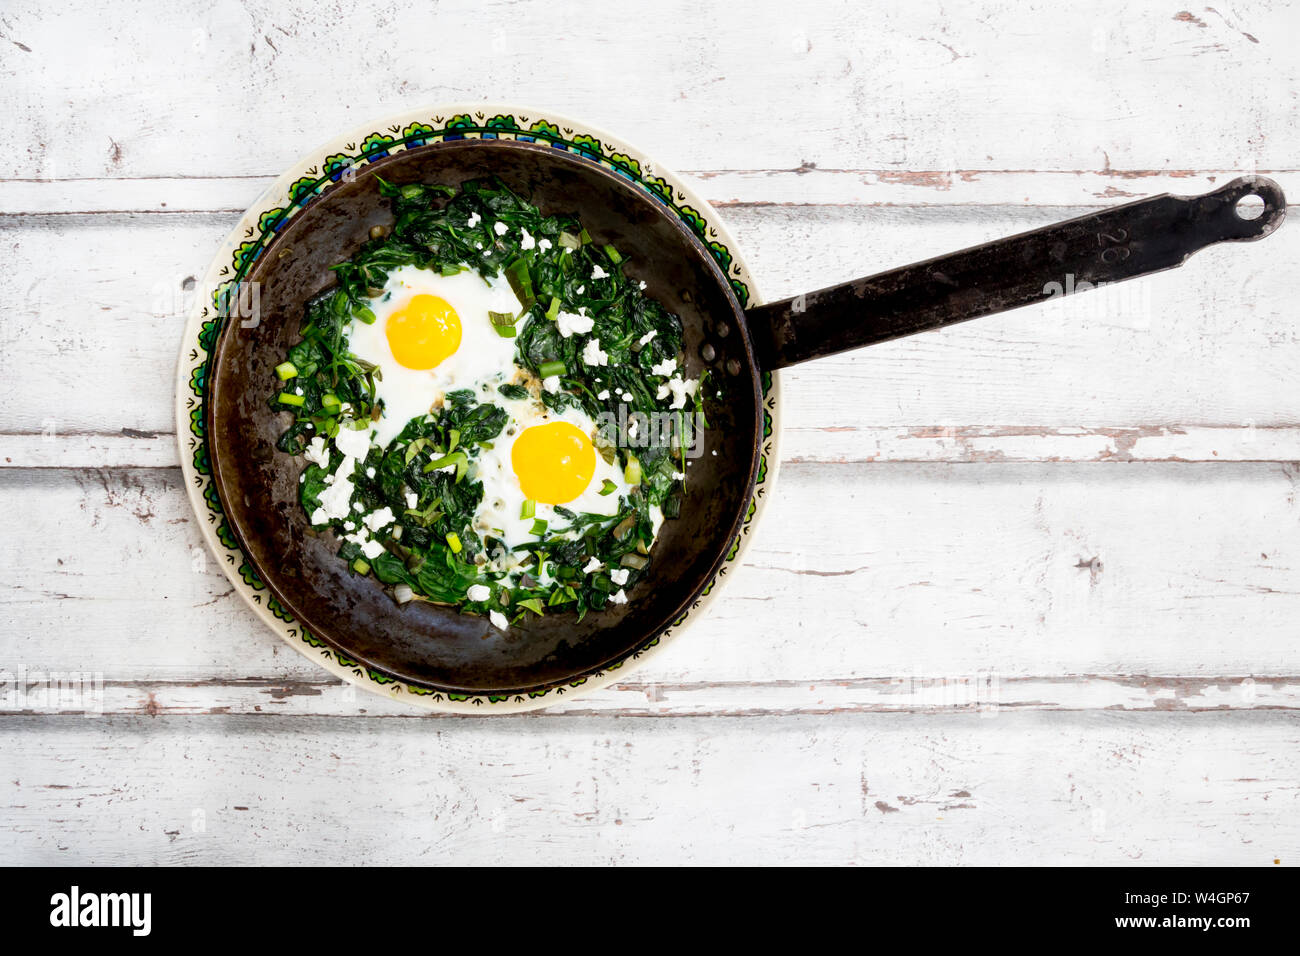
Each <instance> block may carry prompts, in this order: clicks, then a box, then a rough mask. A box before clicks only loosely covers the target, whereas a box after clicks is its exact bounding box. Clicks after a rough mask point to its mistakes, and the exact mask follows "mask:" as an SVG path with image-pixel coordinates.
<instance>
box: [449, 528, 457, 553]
mask: <svg viewBox="0 0 1300 956" xmlns="http://www.w3.org/2000/svg"><path fill="white" fill-rule="evenodd" d="M447 547H449V548H451V553H452V554H460V535H458V534H457V533H456V532H455V531H452V532H450V533H448V535H447Z"/></svg>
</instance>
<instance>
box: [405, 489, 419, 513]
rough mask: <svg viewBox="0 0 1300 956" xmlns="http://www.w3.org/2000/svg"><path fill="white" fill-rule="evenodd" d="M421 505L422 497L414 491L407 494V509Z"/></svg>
mask: <svg viewBox="0 0 1300 956" xmlns="http://www.w3.org/2000/svg"><path fill="white" fill-rule="evenodd" d="M419 503H420V496H419V495H417V494H416V493H415V492H414V491H408V492H407V493H406V507H408V508H411V509H414V508H415V506H416V505H418V504H419Z"/></svg>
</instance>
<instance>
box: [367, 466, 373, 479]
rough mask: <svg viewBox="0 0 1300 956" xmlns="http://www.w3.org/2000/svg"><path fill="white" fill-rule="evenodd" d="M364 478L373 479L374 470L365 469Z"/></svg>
mask: <svg viewBox="0 0 1300 956" xmlns="http://www.w3.org/2000/svg"><path fill="white" fill-rule="evenodd" d="M366 477H367V478H373V477H375V469H373V468H367V469H366Z"/></svg>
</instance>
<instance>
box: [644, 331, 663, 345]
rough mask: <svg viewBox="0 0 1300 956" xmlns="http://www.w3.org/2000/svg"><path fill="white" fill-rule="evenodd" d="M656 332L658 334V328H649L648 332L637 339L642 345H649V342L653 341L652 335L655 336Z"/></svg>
mask: <svg viewBox="0 0 1300 956" xmlns="http://www.w3.org/2000/svg"><path fill="white" fill-rule="evenodd" d="M658 334H659V330H658V329H651V330H650V331H649V332H647V333H646V334H645V335H643V336H641V338H640V339H639V341H640V343H641V344H642V345H649V344H650V343H651V342H653V341H654V337H655V336H656V335H658Z"/></svg>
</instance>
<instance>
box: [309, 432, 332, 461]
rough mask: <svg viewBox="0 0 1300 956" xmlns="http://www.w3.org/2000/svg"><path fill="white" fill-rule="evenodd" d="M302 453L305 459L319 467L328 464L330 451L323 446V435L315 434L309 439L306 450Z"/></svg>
mask: <svg viewBox="0 0 1300 956" xmlns="http://www.w3.org/2000/svg"><path fill="white" fill-rule="evenodd" d="M303 454H304V455H306V456H307V460H308V461H309V462H311V463H312V464H314V465H319V466H320V467H321V468H328V467H329V466H330V453H329V449H328V448H326V447H325V436H324V435H317V436H316V437H315V438H313V439H312V440H311V441H309V442H307V450H306V451H305V452H303Z"/></svg>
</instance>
